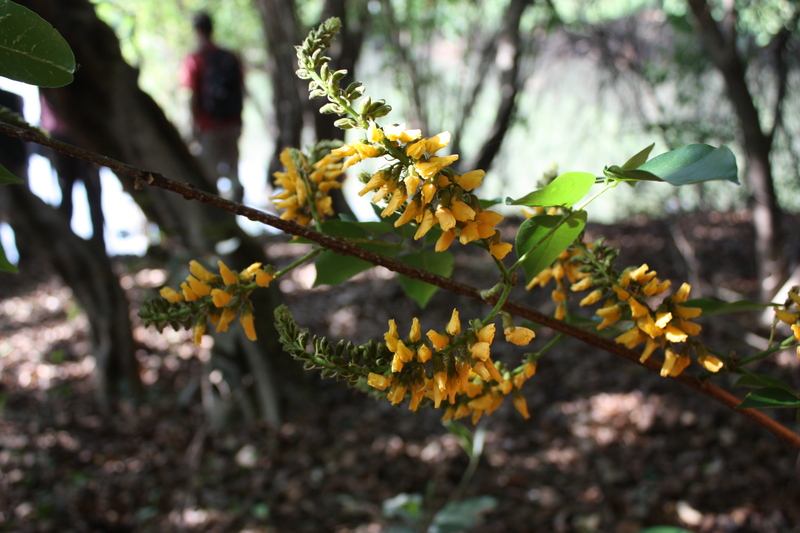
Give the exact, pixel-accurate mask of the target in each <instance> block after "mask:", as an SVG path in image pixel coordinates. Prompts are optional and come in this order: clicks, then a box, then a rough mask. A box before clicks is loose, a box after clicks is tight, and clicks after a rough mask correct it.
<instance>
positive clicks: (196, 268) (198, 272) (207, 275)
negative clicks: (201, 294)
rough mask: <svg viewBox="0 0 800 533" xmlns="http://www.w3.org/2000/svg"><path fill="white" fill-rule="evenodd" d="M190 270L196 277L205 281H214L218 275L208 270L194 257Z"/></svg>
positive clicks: (190, 262) (190, 263)
mask: <svg viewBox="0 0 800 533" xmlns="http://www.w3.org/2000/svg"><path fill="white" fill-rule="evenodd" d="M189 270H190V271H191V272H192V275H194V277H196V278H197V279H199V280H200V281H202V282H203V283H211V282H213V281H214V278H216V277H217V276H215V275H214V274H212V273H211V272H209V271H208V270H206V268H205V267H204V266H203V265H201V264H200V263H198V262H197V261H195V260H194V259H192V260H191V261H189Z"/></svg>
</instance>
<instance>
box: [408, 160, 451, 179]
mask: <svg viewBox="0 0 800 533" xmlns="http://www.w3.org/2000/svg"><path fill="white" fill-rule="evenodd" d="M457 159H458V156H457V155H448V156H445V157H431V158H430V159H429V160H428V161H427V162H426V161H417V162H416V163H415V164H414V165H415V166H416V167H417V171H418V172H419V173H420V175H421V176H422V177H423V178H430V177H433V176H434V175H436V173H437V172H439V171H440V170H442V169H443V168H444V167H446V166H447V165H449V164H450V163H452V162H453V161H455V160H457Z"/></svg>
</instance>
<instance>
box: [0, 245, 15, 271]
mask: <svg viewBox="0 0 800 533" xmlns="http://www.w3.org/2000/svg"><path fill="white" fill-rule="evenodd" d="M0 271H2V272H10V273H12V274H19V269H17V267H15V266H14V265H13V264H12V263H11V261H9V260H8V258H7V257H6V251H5V250H3V245H2V243H0Z"/></svg>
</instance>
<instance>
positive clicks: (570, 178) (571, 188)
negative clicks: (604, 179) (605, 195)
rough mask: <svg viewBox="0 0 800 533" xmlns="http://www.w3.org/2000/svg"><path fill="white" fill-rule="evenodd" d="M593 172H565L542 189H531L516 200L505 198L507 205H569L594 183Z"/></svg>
mask: <svg viewBox="0 0 800 533" xmlns="http://www.w3.org/2000/svg"><path fill="white" fill-rule="evenodd" d="M594 182H595V177H594V174H589V173H588V172H566V173H564V174H561V175H560V176H558V177H557V178H556V179H554V180H553V181H551V182H550V183H549V184H548V185H547V186H546V187H544V188H543V189H539V190H538V191H533V192H532V193H530V194H527V195H525V196H523V197H522V198H519V199H517V200H512V199H511V198H506V204H508V205H527V206H534V205H541V206H546V207H549V206H558V205H561V206H571V205H575V204H576V203H577V202H579V201H580V200H581V199H582V198H583V197H584V196H586V193H588V192H589V189H591V188H592V185H594Z"/></svg>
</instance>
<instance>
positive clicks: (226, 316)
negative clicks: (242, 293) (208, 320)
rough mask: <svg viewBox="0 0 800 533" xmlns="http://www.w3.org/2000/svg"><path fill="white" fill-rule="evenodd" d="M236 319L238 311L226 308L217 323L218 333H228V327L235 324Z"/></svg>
mask: <svg viewBox="0 0 800 533" xmlns="http://www.w3.org/2000/svg"><path fill="white" fill-rule="evenodd" d="M234 318H236V309H231V308H230V307H226V308H224V309H223V310H222V314H221V315H220V317H219V322H217V333H220V332H223V331H228V325H230V323H231V322H233V319H234Z"/></svg>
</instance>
